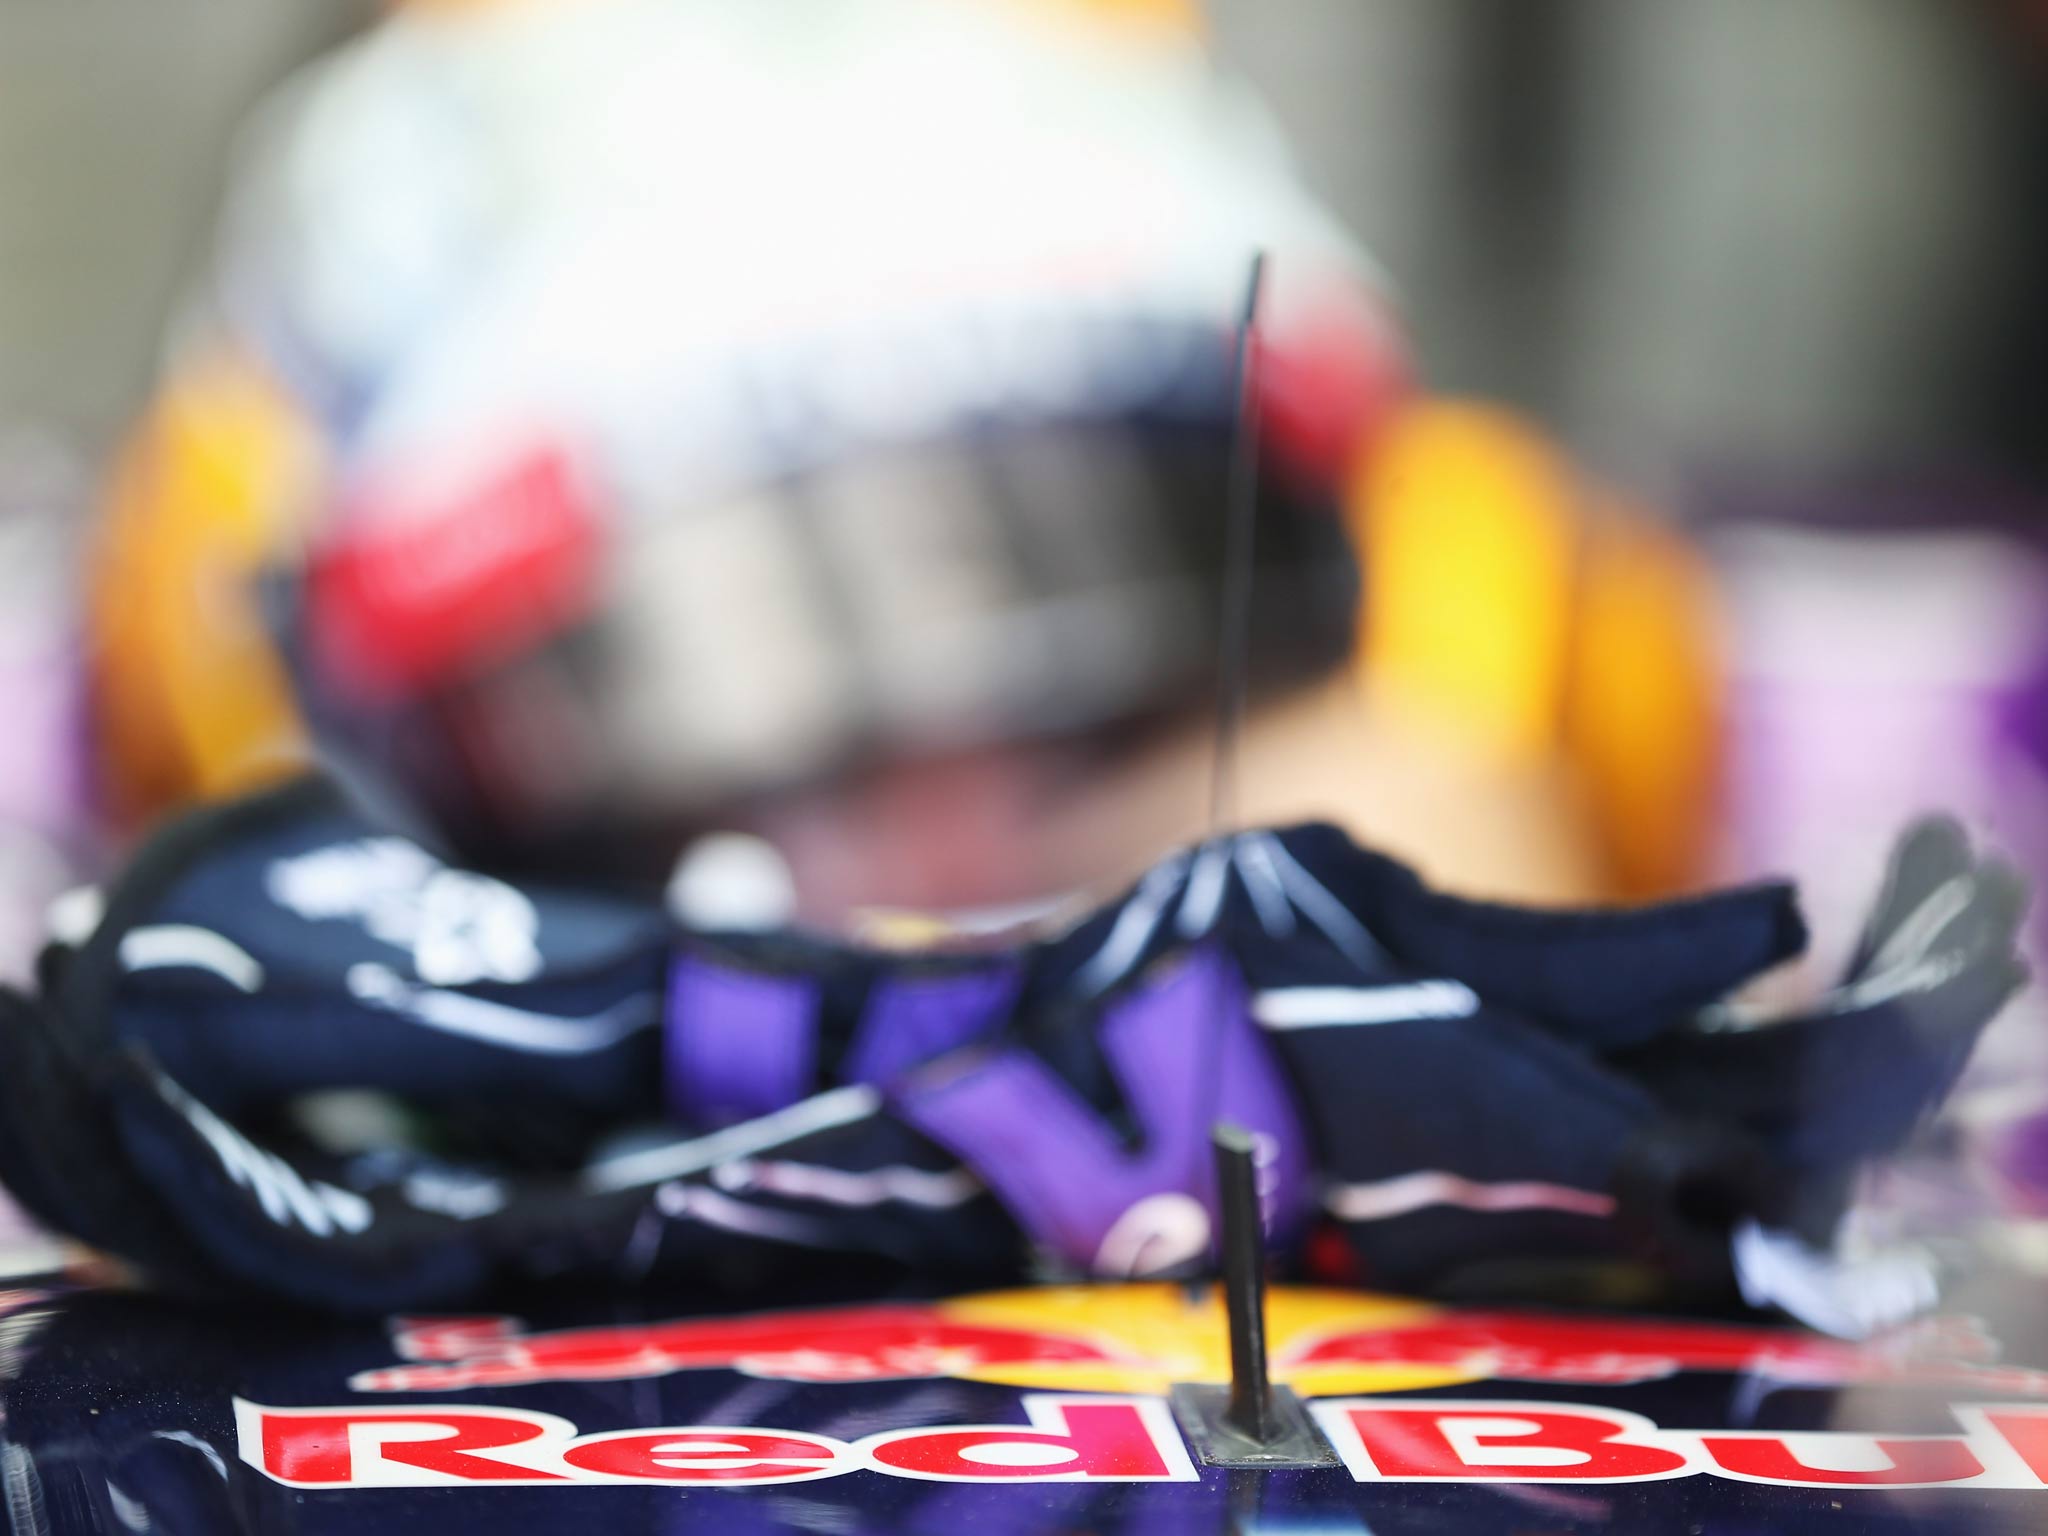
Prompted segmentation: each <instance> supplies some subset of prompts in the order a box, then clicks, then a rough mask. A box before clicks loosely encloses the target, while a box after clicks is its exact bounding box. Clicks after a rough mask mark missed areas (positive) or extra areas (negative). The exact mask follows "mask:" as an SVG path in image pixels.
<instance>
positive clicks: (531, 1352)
mask: <svg viewBox="0 0 2048 1536" xmlns="http://www.w3.org/2000/svg"><path fill="white" fill-rule="evenodd" d="M1267 1329H1268V1348H1269V1351H1270V1356H1271V1360H1272V1369H1273V1374H1274V1377H1275V1379H1276V1380H1278V1381H1280V1382H1282V1383H1284V1384H1286V1385H1288V1386H1291V1387H1292V1388H1294V1390H1295V1391H1297V1392H1299V1393H1301V1394H1302V1395H1304V1396H1308V1397H1337V1396H1348V1395H1354V1394H1377V1393H1385V1392H1406V1391H1416V1390H1421V1389H1443V1388H1448V1387H1457V1386H1462V1385H1466V1384H1469V1383H1472V1382H1479V1381H1524V1382H1537V1383H1548V1384H1554V1385H1565V1386H1625V1385H1630V1384H1633V1383H1637V1382H1644V1381H1654V1380H1657V1379H1659V1378H1662V1377H1666V1376H1671V1375H1674V1374H1676V1373H1678V1372H1680V1371H1721V1372H1731V1373H1746V1374H1754V1375H1758V1376H1763V1377H1766V1378H1769V1379H1771V1380H1774V1381H1779V1382H1783V1383H1786V1384H1790V1385H1814V1386H1846V1385H1851V1384H1855V1383H1863V1382H1918V1383H1927V1384H1934V1385H1946V1386H1967V1387H1970V1388H1972V1389H1974V1390H1977V1391H1980V1392H1983V1393H1987V1394H1996V1395H2000V1396H2015V1397H2041V1396H2048V1372H2042V1371H2037V1370H2031V1369H2027V1368H2025V1367H2019V1366H2007V1365H2000V1364H1998V1363H1997V1361H1996V1353H1997V1349H1996V1345H1995V1344H1994V1343H1993V1341H1992V1340H1991V1339H1990V1338H1989V1337H1988V1336H1987V1335H1986V1334H1985V1333H1984V1332H1983V1331H1982V1330H1981V1329H1980V1328H1977V1327H1976V1326H1975V1325H1974V1324H1972V1323H1970V1322H1969V1321H1968V1320H1966V1319H1947V1318H1944V1319H1936V1320H1934V1321H1932V1322H1928V1323H1924V1324H1921V1325H1918V1326H1916V1327H1914V1328H1911V1329H1908V1330H1905V1331H1903V1332H1901V1333H1900V1334H1898V1335H1897V1336H1895V1337H1892V1338H1890V1339H1887V1340H1884V1341H1881V1342H1877V1343H1867V1344H1848V1343H1843V1342H1840V1341H1838V1340H1833V1339H1825V1338H1819V1337H1815V1336H1813V1335H1809V1334H1802V1333H1797V1332H1793V1331H1791V1330H1787V1329H1778V1328H1761V1327H1746V1326H1737V1325H1731V1324H1720V1323H1706V1322H1687V1321H1671V1320H1665V1319H1656V1318H1615V1317H1595V1316H1590V1315H1588V1316H1579V1315H1572V1314H1554V1313H1540V1312H1478V1311H1457V1310H1452V1309H1448V1308H1443V1307H1437V1306H1432V1305H1430V1304H1428V1303H1425V1302H1418V1301H1408V1300H1400V1299H1395V1298H1391V1297H1383V1296H1374V1295H1370V1294H1363V1293H1359V1292H1355V1291H1338V1290H1318V1289H1309V1288H1296V1287H1280V1288H1277V1289H1275V1290H1274V1291H1273V1293H1272V1294H1271V1297H1270V1299H1269V1306H1268V1321H1267ZM394 1343H395V1345H396V1348H397V1352H398V1353H399V1354H400V1355H401V1356H402V1357H403V1358H404V1360H405V1361H406V1362H407V1363H405V1364H402V1365H394V1366H387V1367H383V1368H380V1369H378V1370H373V1371H366V1372H364V1373H362V1374H361V1375H358V1376H356V1377H355V1378H354V1379H353V1380H352V1381H351V1382H350V1385H351V1386H352V1387H354V1388H355V1389H356V1390H357V1391H360V1392H446V1391H459V1390H464V1389H469V1388H477V1387H504V1386H517V1385H523V1384H528V1383H539V1382H556V1381H614V1380H622V1379H628V1378H634V1377H646V1376H664V1375H667V1374H669V1373H671V1372H675V1371H691V1370H730V1371H738V1372H740V1373H742V1374H745V1375H751V1376H761V1377H767V1378H771V1379H778V1380H787V1381H806V1382H835V1381H836V1382H865V1381H882V1380H890V1379H905V1378H917V1377H957V1378H960V1379H964V1380H969V1381H986V1382H994V1383H1000V1384H1003V1385H1008V1386H1017V1387H1026V1388H1033V1389H1038V1390H1044V1391H1055V1392H1077V1391H1079V1392H1108V1393H1140V1394H1150V1395H1157V1394H1163V1393H1165V1392H1167V1391H1168V1390H1169V1389H1170V1388H1171V1387H1172V1386H1173V1385H1174V1384H1175V1383H1178V1382H1219V1381H1224V1380H1226V1379H1228V1376H1229V1359H1228V1352H1227V1346H1226V1335H1225V1330H1224V1320H1223V1311H1222V1301H1221V1298H1220V1297H1219V1296H1218V1295H1216V1294H1214V1293H1211V1292H1206V1291H1190V1290H1189V1289H1188V1288H1186V1287H1183V1286H1177V1285H1169V1284H1159V1285H1128V1286H1082V1287H1070V1288H1046V1289H1035V1290H1019V1291H998V1292H993V1293H990V1294H985V1295H978V1296H966V1297H960V1298H956V1299H953V1300H948V1301H941V1302H932V1303H915V1304H898V1303H891V1304H881V1305H874V1306H853V1307H832V1308H821V1309H819V1310H816V1311H791V1312H767V1313H754V1314H749V1315H744V1316H737V1317H697V1318H683V1319H676V1320H672V1321H665V1322H653V1323H620V1324H607V1325H603V1326H599V1327H590V1328H570V1329H563V1330H559V1331H552V1332H537V1333H536V1332H528V1331H526V1330H525V1329H524V1328H523V1327H522V1326H521V1325H520V1324H519V1323H518V1322H517V1321H516V1320H514V1319H511V1318H504V1317H455V1318H409V1319H401V1320H399V1322H398V1323H397V1324H396V1325H395V1328H394Z"/></svg>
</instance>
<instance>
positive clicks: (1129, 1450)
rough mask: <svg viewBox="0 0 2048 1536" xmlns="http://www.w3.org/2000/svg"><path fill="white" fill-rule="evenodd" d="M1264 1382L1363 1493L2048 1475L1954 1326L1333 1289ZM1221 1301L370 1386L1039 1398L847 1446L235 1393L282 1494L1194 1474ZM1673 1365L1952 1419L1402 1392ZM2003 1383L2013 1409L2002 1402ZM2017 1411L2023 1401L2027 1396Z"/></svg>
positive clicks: (634, 1338) (410, 1329)
mask: <svg viewBox="0 0 2048 1536" xmlns="http://www.w3.org/2000/svg"><path fill="white" fill-rule="evenodd" d="M1268 1329H1269V1347H1270V1354H1271V1359H1272V1362H1273V1366H1274V1374H1275V1375H1276V1376H1277V1377H1278V1378H1279V1379H1280V1380H1281V1381H1283V1382H1285V1383H1287V1384H1288V1385H1290V1386H1292V1387H1294V1388H1295V1390H1296V1391H1298V1392H1300V1393H1302V1394H1304V1395H1305V1396H1308V1397H1310V1398H1311V1399H1313V1401H1312V1402H1311V1404H1310V1412H1311V1414H1312V1416H1313V1419H1314V1422H1315V1426H1316V1429H1317V1430H1318V1431H1319V1432H1320V1434H1321V1436H1322V1437H1323V1439H1324V1440H1326V1441H1327V1442H1328V1444H1329V1446H1330V1448H1331V1449H1332V1450H1333V1451H1334V1452H1335V1453H1336V1456H1337V1459H1338V1460H1339V1461H1340V1462H1341V1464H1342V1466H1343V1468H1344V1469H1345V1472H1346V1473H1348V1475H1349V1476H1350V1477H1351V1478H1353V1479H1355V1480H1357V1481H1358V1482H1361V1483H1370V1482H1510V1483H1556V1482H1564V1483H1572V1482H1581V1483H1584V1482H1591V1483H1622V1482H1645V1481H1657V1480H1660V1479H1664V1478H1673V1477H1690V1476H1710V1477H1718V1478H1727V1479H1733V1480H1736V1481H1744V1482H1754V1483H1771V1484H1777V1485H1780V1486H1792V1487H1808V1488H1830V1489H1842V1488H1902V1487H1920V1488H1932V1487H1971V1488H2011V1489H2034V1490H2041V1489H2044V1488H2048V1406H2043V1405H2042V1404H2041V1403H2040V1401H2039V1400H2040V1399H2042V1398H2044V1397H2048V1373H2044V1372H2040V1371H2034V1370H2029V1369H2026V1368H2023V1367H2017V1366H2005V1365H2000V1364H1998V1363H1997V1362H1996V1360H1995V1358H1994V1356H1995V1346H1994V1344H1993V1342H1992V1341H1991V1340H1990V1339H1989V1338H1988V1337H1987V1336H1986V1335H1985V1334H1984V1332H1983V1331H1982V1330H1981V1329H1979V1328H1977V1327H1976V1326H1975V1325H1973V1324H1971V1323H1969V1322H1968V1321H1966V1320H1954V1319H1948V1320H1937V1321H1935V1322H1932V1323H1928V1324H1924V1325H1921V1326H1919V1327H1916V1328H1913V1329H1911V1330H1907V1331H1905V1332H1903V1333H1901V1334H1900V1335H1898V1336H1896V1337H1894V1338H1892V1339H1889V1340H1887V1341H1885V1342H1883V1343H1879V1344H1861V1345H1854V1344H1844V1343H1840V1342H1837V1341H1834V1340H1829V1339H1821V1338H1815V1337H1813V1336H1810V1335H1805V1334H1800V1333H1794V1332H1790V1331H1787V1330H1782V1329H1773V1328H1758V1327H1740V1326H1731V1325H1722V1324H1714V1323H1695V1322H1674V1321H1668V1320H1658V1319H1650V1318H1611V1317H1592V1316H1571V1315H1564V1314H1544V1313H1537V1312H1465V1311H1455V1310H1450V1309H1446V1308H1442V1307H1436V1306H1431V1305H1428V1304H1426V1303H1422V1302H1416V1301H1402V1300H1395V1299H1391V1298H1387V1297H1380V1296H1371V1295H1363V1294H1359V1293H1355V1292H1349V1291H1324V1290H1305V1289H1289V1288H1281V1289H1279V1290H1277V1291H1275V1292H1274V1293H1273V1294H1272V1296H1271V1298H1270V1306H1269V1315H1268ZM1225 1337H1226V1335H1225V1330H1224V1322H1223V1316H1222V1311H1221V1302H1220V1300H1219V1299H1218V1298H1217V1297H1215V1296H1214V1295H1212V1294H1206V1293H1204V1292H1200V1291H1190V1290H1187V1289H1185V1288H1183V1287H1178V1286H1172V1285H1134V1286H1122V1287H1109V1286H1104V1287H1088V1288H1082V1289H1068V1290H1058V1289H1046V1290H1030V1291H1004V1292H996V1293H993V1294H989V1295H981V1296H968V1297H962V1298H958V1299H955V1300H951V1301H943V1302H935V1303H929V1304H914V1305H913V1304H887V1305H875V1306H859V1307H834V1308H827V1309H820V1310H817V1311H791V1312H769V1313H756V1314H752V1315H747V1316H739V1317H714V1318H702V1317H700V1318H687V1319H676V1320H673V1321H667V1322H654V1323H633V1324H611V1325H606V1326H602V1327H592V1328H573V1329H562V1330H557V1331H544V1332H531V1331H528V1330H527V1329H525V1328H523V1327H522V1326H521V1325H520V1324H519V1323H518V1322H516V1321H515V1320H513V1319H510V1318H503V1317H447V1318H411V1319H402V1320H400V1321H399V1323H398V1324H397V1325H396V1327H395V1340H396V1344H397V1348H398V1353H399V1354H400V1355H402V1356H403V1357H404V1363H402V1364H398V1365H392V1366H387V1367H384V1368H381V1369H378V1370H373V1371H368V1372H365V1373H363V1374H362V1375H360V1376H358V1377H356V1378H355V1379H354V1381H353V1382H352V1383H351V1384H352V1385H353V1386H354V1387H355V1388H356V1389H357V1390H358V1391H359V1392H363V1393H370V1394H386V1393H433V1394H444V1393H448V1394H452V1393H459V1392H463V1391H467V1390H470V1389H475V1388H486V1387H499V1388H502V1387H509V1386H517V1385H522V1384H529V1383H543V1382H564V1381H612V1380H622V1379H630V1378H636V1377H651V1376H659V1375H666V1374H669V1373H671V1372H677V1371H692V1370H727V1371H737V1372H741V1373H743V1374H747V1375H752V1376H759V1377H765V1378H771V1379H779V1380H788V1381H803V1382H821V1383H829V1382H847V1383H855V1382H873V1381H886V1380H891V1379H897V1380H903V1379H915V1378H920V1377H938V1376H944V1377H959V1378H964V1379H968V1380H974V1381H986V1382H995V1383H1001V1384H1005V1385H1012V1386H1019V1387H1025V1388H1029V1389H1033V1390H1030V1391H1027V1392H1026V1394H1025V1396H1024V1398H1023V1401H1022V1403H1021V1404H1020V1405H1019V1406H1020V1409H1021V1413H1022V1417H1023V1420H1024V1422H1022V1423H1015V1422H1010V1423H1000V1424H965V1425H962V1424H942V1425H936V1426H931V1425H916V1424H912V1425H908V1426H904V1427H898V1428H892V1429H888V1430H884V1431H882V1432H880V1433H876V1434H872V1435H869V1436H867V1437H866V1438H864V1439H861V1440H857V1441H842V1440H838V1439H835V1438H832V1437H831V1436H828V1435H824V1434H819V1433H816V1432H814V1431H813V1430H811V1429H808V1428H806V1429H779V1428H773V1427H765V1426H751V1425H701V1424H700V1425H681V1426H665V1427H664V1426H634V1427H631V1428H626V1429H611V1430H599V1431H595V1432H585V1431H583V1430H580V1429H579V1428H578V1426H577V1425H575V1424H572V1423H570V1422H569V1421H568V1420H566V1419H563V1418H560V1417H558V1416H556V1415H553V1414H547V1413H538V1412H534V1411H532V1410H529V1409H524V1408H514V1407H510V1406H501V1405H497V1404H492V1403H479V1402H474V1401H472V1402H457V1401H439V1402H435V1401H428V1402H420V1401H417V1400H412V1401H406V1402H394V1401H390V1400H388V1399H387V1400H385V1401H377V1400H375V1399H374V1398H372V1399H371V1400H368V1401H365V1400H364V1399H362V1398H358V1399H357V1400H356V1401H355V1402H353V1403H350V1404H346V1405H342V1406H337V1407H320V1408H303V1407H289V1408H287V1407H271V1406H267V1405H265V1404H261V1403H253V1402H246V1401H241V1400H237V1402H236V1404H235V1412H236V1422H237V1426H238V1438H239V1447H240V1454H241V1458H242V1460H243V1461H245V1462H247V1463H248V1464H249V1465H251V1466H252V1467H255V1468H256V1469H257V1470H258V1471H260V1472H261V1473H262V1474H263V1475H264V1476H266V1477H268V1478H270V1479H272V1480H274V1481H277V1482H280V1483H284V1484H287V1485H289V1486H292V1487H296V1488H369V1487H401V1486H405V1487H410V1486H476V1485H482V1484H489V1485H493V1486H506V1485H523V1486H547V1487H576V1486H581V1485H588V1484H613V1485H616V1484H642V1485H645V1484H666V1485H694V1486H702V1487H728V1488H743V1487H753V1486H758V1485H762V1484H770V1483H782V1482H802V1481H809V1480H813V1479H817V1478H825V1477H837V1476H840V1475H843V1474H846V1473H853V1472H863V1473H869V1474H879V1475H882V1476H886V1477H907V1478H917V1479H923V1480H926V1481H936V1482H979V1483H999V1482H1031V1481H1043V1480H1053V1481H1060V1482H1122V1483H1128V1482H1188V1481H1193V1480H1196V1479H1198V1478H1199V1477H1200V1476H1201V1473H1200V1471H1199V1469H1198V1468H1197V1466H1196V1464H1195V1462H1194V1460H1193V1458H1192V1457H1191V1455H1190V1453H1189V1450H1188V1447H1187V1444H1186V1442H1185V1441H1184V1440H1183V1438H1182V1436H1181V1433H1180V1430H1179V1428H1178V1426H1177V1424H1176V1423H1175V1420H1174V1416H1173V1413H1172V1411H1171V1409H1170V1408H1169V1406H1168V1403H1167V1401H1166V1398H1165V1395H1164V1394H1165V1393H1166V1391H1167V1389H1168V1388H1170V1387H1171V1386H1173V1385H1174V1384H1176V1383H1178V1382H1183V1381H1190V1382H1204V1381H1221V1380H1223V1379H1224V1378H1225V1377H1226V1376H1227V1374H1228V1368H1227V1362H1226V1359H1225V1349H1226V1346H1225ZM1681 1371H1716V1372H1742V1373H1751V1374H1755V1375H1759V1376H1762V1377H1765V1378H1767V1379H1771V1380H1775V1381H1779V1382H1783V1383H1787V1384H1796V1385H1808V1386H1851V1385H1856V1384H1861V1383H1878V1382H1883V1383H1911V1384H1925V1385H1939V1386H1942V1387H1945V1388H1965V1389H1968V1390H1969V1393H1970V1397H1971V1398H1972V1399H1973V1400H1972V1401H1969V1402H1965V1403H1962V1404H1958V1405H1953V1406H1951V1407H1950V1408H1949V1409H1948V1414H1947V1422H1948V1429H1947V1431H1946V1432H1943V1433H1938V1434H1930V1435H1880V1434H1869V1433H1861V1432H1854V1431H1845V1430H1837V1429H1829V1430H1824V1431H1802V1432H1799V1433H1796V1434H1793V1433H1785V1432H1777V1431H1766V1430H1749V1429H1743V1430H1693V1429H1670V1428H1665V1427H1662V1426H1660V1425H1658V1424H1656V1423H1654V1422H1652V1421H1651V1420H1649V1419H1647V1418H1644V1417H1642V1416H1641V1415H1640V1414H1634V1413H1627V1412H1622V1411H1619V1410H1617V1409H1613V1408H1609V1407H1606V1406H1595V1405H1590V1404H1585V1403H1575V1402H1554V1401H1537V1400H1526V1401H1525V1400H1520V1399H1503V1398H1490V1397H1487V1398H1470V1399H1461V1398H1457V1397H1455V1396H1451V1395H1433V1396H1427V1397H1402V1398H1391V1397H1388V1396H1386V1394H1388V1393H1394V1392H1411V1391H1415V1390H1417V1389H1442V1388H1455V1387H1457V1386H1460V1385H1463V1384H1466V1383H1472V1382H1481V1381H1493V1380H1509V1381H1520V1382H1533V1383H1544V1384H1550V1385H1553V1386H1560V1387H1570V1386H1578V1387H1614V1386H1626V1385H1630V1384H1634V1383H1639V1382H1645V1381H1655V1380H1658V1379H1660V1378H1663V1377H1667V1376H1671V1375H1674V1374H1676V1373H1678V1372H1681ZM1999 1398H2018V1399H2022V1401H2005V1402H1999V1401H1996V1399H1999ZM2025 1399H2034V1400H2035V1401H2033V1402H2028V1401H2024V1400H2025Z"/></svg>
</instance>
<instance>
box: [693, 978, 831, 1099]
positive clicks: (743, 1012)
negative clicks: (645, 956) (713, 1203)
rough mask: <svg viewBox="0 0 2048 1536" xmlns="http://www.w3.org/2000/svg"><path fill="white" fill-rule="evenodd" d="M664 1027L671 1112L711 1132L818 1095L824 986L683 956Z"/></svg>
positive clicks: (808, 979) (811, 981)
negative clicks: (816, 1081)
mask: <svg viewBox="0 0 2048 1536" xmlns="http://www.w3.org/2000/svg"><path fill="white" fill-rule="evenodd" d="M663 1029H664V1031H665V1038H664V1040H663V1046H664V1050H663V1066H662V1070H663V1075H664V1076H665V1078H666V1079H667V1086H668V1107H669V1111H670V1113H671V1114H674V1115H676V1116H678V1117H680V1118H681V1119H682V1120H684V1121H685V1122H686V1123H688V1124H691V1125H699V1126H710V1127H716V1126H722V1125H731V1124H733V1123H735V1122H737V1121H740V1120H751V1119H753V1118H754V1117H755V1116H757V1115H765V1114H769V1113H772V1112H773V1111H775V1110H778V1109H783V1108H786V1107H787V1106H788V1105H791V1104H794V1103H795V1102H796V1101H797V1100H798V1099H801V1098H803V1097H804V1096H805V1095H807V1094H808V1093H810V1092H811V1089H812V1087H813V1079H814V1077H815V1074H816V1064H817V1050H818V983H817V982H816V981H815V980H813V979H811V978H809V977H804V976H774V975H767V974H763V973H761V972H757V971H743V970H736V969H733V968H732V967H730V966H723V965H718V964H715V963H713V962H711V961H709V960H704V959H700V958H698V957H696V956H692V955H681V956H678V957H677V959H676V961H675V963H674V965H673V966H672V967H671V968H670V970H669V977H668V1016H667V1018H666V1020H664V1023H663Z"/></svg>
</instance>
